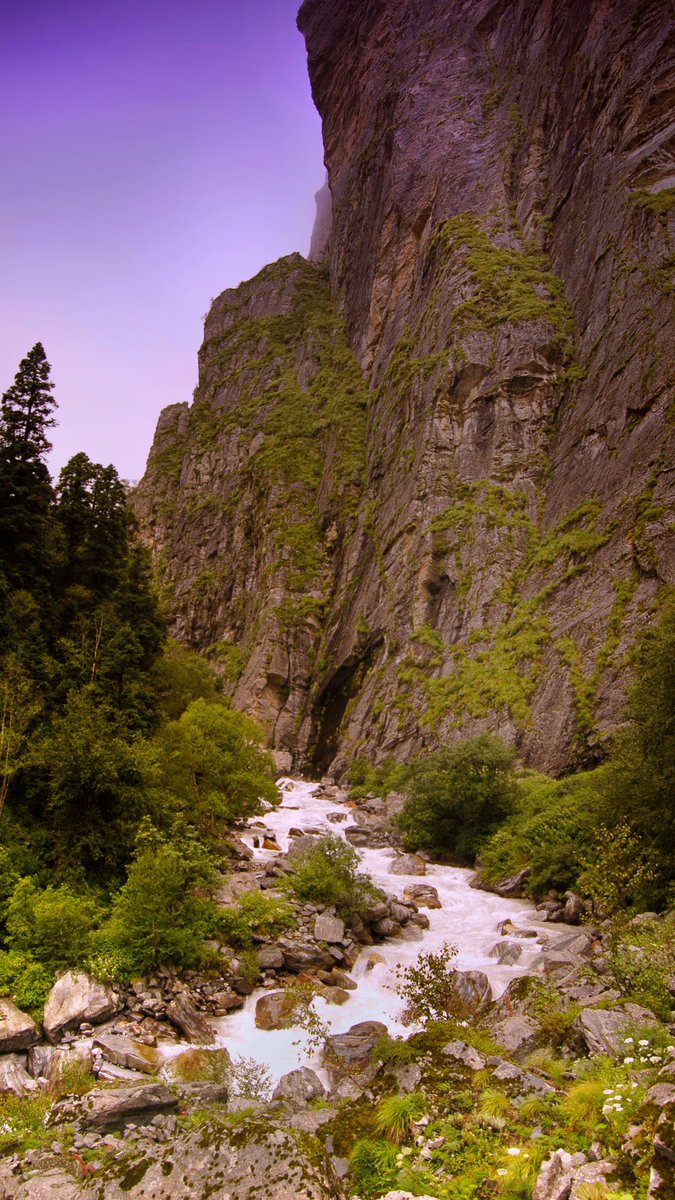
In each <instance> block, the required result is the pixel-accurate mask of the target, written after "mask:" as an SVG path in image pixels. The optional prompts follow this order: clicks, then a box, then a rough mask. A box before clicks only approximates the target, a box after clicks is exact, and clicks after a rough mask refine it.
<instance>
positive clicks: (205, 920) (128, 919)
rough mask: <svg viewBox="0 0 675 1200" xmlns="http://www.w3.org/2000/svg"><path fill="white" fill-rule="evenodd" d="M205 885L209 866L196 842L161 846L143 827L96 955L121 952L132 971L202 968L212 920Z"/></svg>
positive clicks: (213, 908) (215, 917) (214, 914)
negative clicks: (170, 966) (164, 965)
mask: <svg viewBox="0 0 675 1200" xmlns="http://www.w3.org/2000/svg"><path fill="white" fill-rule="evenodd" d="M211 882H212V872H211V867H210V863H209V860H208V859H207V857H206V856H205V854H204V851H203V850H202V849H201V847H200V846H199V845H198V843H196V842H195V841H190V840H189V839H183V840H182V841H176V842H172V843H168V842H164V841H162V840H161V839H160V838H159V837H158V835H157V834H156V832H155V831H153V830H148V829H147V828H146V829H145V830H144V834H143V836H142V838H141V839H140V841H139V848H138V852H137V855H136V858H135V859H134V861H133V863H132V864H131V867H130V868H129V873H128V876H127V882H126V883H125V885H124V887H123V888H122V890H121V891H120V892H119V894H118V896H117V897H116V899H115V901H114V903H113V907H112V912H111V915H110V919H109V920H108V922H107V923H106V925H105V926H104V927H103V929H102V930H101V932H100V934H99V936H98V938H97V946H96V949H97V952H98V953H101V952H103V953H108V952H110V951H113V952H116V953H121V954H122V955H123V956H124V959H123V961H125V962H126V963H128V964H130V965H131V969H132V970H133V971H138V972H143V971H148V970H151V969H152V968H153V967H157V966H159V965H160V964H162V963H172V964H173V965H175V966H179V967H198V966H201V965H203V964H204V962H205V961H206V959H207V958H208V955H207V954H206V952H205V948H204V939H205V938H206V937H208V936H209V935H210V934H211V933H212V932H214V930H215V929H216V928H217V920H218V909H217V907H216V905H215V903H214V901H213V900H212V899H211V898H210V895H209V888H210V884H211Z"/></svg>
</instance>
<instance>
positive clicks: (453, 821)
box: [397, 734, 516, 863]
mask: <svg viewBox="0 0 675 1200" xmlns="http://www.w3.org/2000/svg"><path fill="white" fill-rule="evenodd" d="M513 762H514V755H513V752H512V751H511V750H508V749H507V747H506V746H505V745H503V743H502V742H500V741H499V740H498V739H497V738H494V737H492V736H491V735H489V734H480V735H479V736H478V737H475V738H471V739H469V740H468V741H466V742H461V743H458V744H456V745H453V746H447V747H445V748H443V749H442V750H437V751H435V752H433V753H431V754H429V755H426V756H425V757H423V758H419V759H417V760H416V762H415V763H413V764H412V766H411V767H410V770H409V779H408V783H407V789H406V790H407V795H408V799H407V801H406V804H405V806H404V808H403V811H402V812H401V814H400V815H399V817H398V819H397V823H398V826H399V828H400V829H401V831H402V833H403V835H404V841H405V844H406V846H408V847H409V848H411V849H417V848H419V847H422V848H424V849H425V850H429V851H431V852H432V853H434V854H438V855H440V856H442V857H444V858H454V859H456V860H458V861H459V862H463V863H466V862H472V861H473V858H474V857H475V855H476V852H477V850H478V848H479V846H480V844H481V842H482V841H483V840H484V839H485V838H486V837H487V836H488V835H489V834H490V833H492V832H493V830H494V829H495V827H496V825H497V824H498V822H499V821H500V820H501V819H503V818H504V817H505V816H506V815H507V813H508V812H509V811H510V809H511V808H512V806H513V803H514V800H515V796H516V787H515V782H514V774H513Z"/></svg>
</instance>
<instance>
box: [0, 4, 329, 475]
mask: <svg viewBox="0 0 675 1200" xmlns="http://www.w3.org/2000/svg"><path fill="white" fill-rule="evenodd" d="M298 6H299V0H115V2H114V3H113V2H111V0H105V2H104V0H2V23H1V30H0V111H2V114H3V117H2V122H1V124H0V162H1V163H2V175H3V180H2V185H1V186H0V295H1V297H2V313H1V317H0V393H1V392H3V391H4V390H5V389H6V388H7V387H8V386H9V384H10V383H11V382H12V380H13V378H14V373H15V371H16V368H17V366H18V363H19V360H20V359H21V358H22V357H23V355H24V354H25V353H26V351H27V350H28V349H29V348H30V347H31V346H32V345H33V344H34V343H35V342H36V341H42V342H43V343H44V346H45V350H46V352H47V357H48V358H49V361H50V362H51V364H52V378H53V379H54V382H55V385H56V387H55V396H56V398H57V400H58V404H59V412H58V419H59V427H58V429H56V430H54V431H53V441H54V452H53V455H52V468H53V469H54V470H55V471H57V470H58V469H59V468H60V467H61V466H62V465H63V463H64V462H65V461H66V460H67V459H68V458H69V457H70V456H71V455H72V454H74V453H75V452H76V451H78V450H84V451H85V452H86V453H87V454H88V455H89V456H90V457H91V458H93V459H94V460H96V461H99V462H104V463H107V462H110V461H112V462H114V463H115V465H116V466H117V468H118V470H119V472H120V474H121V475H122V476H123V477H124V478H128V479H137V478H139V477H140V475H141V474H142V473H143V468H144V465H145V459H146V456H147V452H148V449H149V447H150V442H151V440H152V434H153V431H154V426H155V421H156V418H157V414H158V413H159V410H160V409H161V408H162V407H163V406H164V405H166V404H171V403H174V402H176V401H179V400H190V399H191V397H192V390H193V388H194V386H195V384H196V382H197V366H196V362H197V350H198V347H199V343H200V341H201V335H202V317H203V315H204V313H205V311H206V309H207V308H208V306H209V302H210V300H211V298H212V297H213V296H215V295H217V294H218V292H220V291H222V290H223V288H225V287H231V286H233V285H236V284H237V283H239V282H240V281H241V280H242V279H247V278H249V277H250V276H251V275H253V274H255V272H256V271H258V270H259V269H260V267H262V266H264V264H265V263H267V262H271V261H273V260H274V259H276V258H278V257H279V256H280V255H282V254H288V253H290V252H291V251H293V250H300V251H302V252H303V253H306V252H307V248H308V245H309V236H310V232H311V226H312V222H313V218H314V199H313V197H314V192H315V191H316V190H317V189H318V188H319V187H320V185H321V182H322V179H323V162H322V146H321V138H320V124H319V119H318V116H317V114H316V112H315V110H314V107H313V104H312V99H311V95H310V90H309V82H308V79H307V70H306V62H305V48H304V43H303V40H302V38H301V36H300V34H299V33H298V32H297V30H296V28H295V15H296V11H297V8H298Z"/></svg>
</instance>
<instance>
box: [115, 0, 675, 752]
mask: <svg viewBox="0 0 675 1200" xmlns="http://www.w3.org/2000/svg"><path fill="white" fill-rule="evenodd" d="M299 25H300V28H301V30H302V31H303V33H304V35H305V38H306V41H307V47H308V56H309V71H310V78H311V81H312V89H313V94H314V99H315V102H316V104H317V107H318V109H319V112H320V114H321V116H322V120H323V129H324V142H325V149H326V165H327V169H328V181H329V185H330V191H331V196H332V232H331V235H330V244H329V246H328V249H327V251H326V252H325V262H326V264H327V266H328V271H329V280H327V279H326V277H325V276H324V274H323V271H324V268H323V267H320V266H316V265H314V264H312V265H310V264H307V263H305V262H304V261H303V260H302V259H301V258H300V257H299V256H292V257H291V258H290V259H287V260H282V261H281V262H280V263H278V264H275V265H274V266H273V267H270V268H266V269H265V271H263V272H262V273H261V274H260V275H259V276H258V277H257V278H256V279H255V280H253V281H252V282H251V283H248V284H244V285H242V287H241V288H239V289H237V290H236V291H234V292H225V293H224V294H223V295H222V296H221V297H219V298H218V300H216V302H215V304H214V306H213V308H212V310H211V312H210V313H209V316H208V318H207V321H206V327H205V342H204V346H203V347H202V351H201V354H200V385H199V389H198V392H197V394H196V399H195V402H194V404H193V405H192V407H191V408H188V407H187V405H185V406H183V405H180V406H176V407H174V408H172V409H168V410H166V411H165V412H164V413H163V414H162V416H161V418H160V423H159V427H158V431H157V437H156V440H155V445H154V447H153V450H152V452H151V455H150V460H149V463H148V471H147V473H146V476H145V478H144V480H143V481H142V483H141V485H140V487H139V489H138V492H137V497H136V503H137V509H138V512H139V517H140V521H141V527H142V530H143V532H144V536H145V538H146V540H147V541H148V543H149V544H150V545H151V547H152V549H153V551H154V553H155V556H156V561H157V563H158V567H159V569H160V571H161V573H162V575H163V577H164V578H165V579H166V580H167V582H168V583H169V584H170V586H171V588H172V590H173V592H174V594H175V603H176V610H175V633H176V635H177V636H178V637H180V638H182V639H184V640H186V641H189V642H191V643H192V644H194V645H197V646H199V647H200V648H202V649H204V650H205V651H206V652H207V653H209V654H210V655H211V656H212V657H213V659H214V661H216V662H217V663H219V664H220V666H221V668H222V669H223V671H224V673H225V675H226V677H227V678H228V679H229V680H230V687H231V688H232V690H233V693H234V697H235V702H236V703H237V704H240V705H242V706H243V707H245V708H246V709H247V710H248V711H250V712H252V713H253V715H255V716H257V717H258V719H260V720H262V722H263V724H264V725H265V727H266V728H267V730H268V732H269V734H270V736H271V738H272V740H273V741H274V743H275V744H276V745H277V746H279V747H284V748H288V749H290V750H292V751H293V753H294V754H295V756H296V759H297V760H298V761H300V762H302V761H308V760H310V761H312V763H313V765H314V766H315V767H319V768H327V767H328V766H329V765H330V764H331V763H333V767H334V769H340V768H341V767H343V766H344V764H345V762H347V761H348V760H349V759H350V758H352V757H354V756H355V755H357V754H360V753H367V754H368V755H370V756H371V757H376V758H377V757H383V756H385V755H387V754H393V755H395V756H398V757H403V756H405V755H407V754H409V753H410V752H413V751H415V750H417V749H419V748H420V747H422V746H430V745H434V744H437V743H438V742H439V741H442V740H444V739H447V738H448V737H454V736H466V735H467V734H469V733H472V732H475V731H477V730H479V729H484V728H489V729H493V730H496V731H498V732H499V733H500V734H502V735H503V736H505V737H506V738H507V739H509V740H510V741H512V742H513V743H515V744H516V745H518V746H519V748H520V749H521V751H522V753H523V755H524V757H525V758H526V759H527V760H528V761H529V762H531V763H534V764H537V765H539V766H542V767H546V768H548V769H551V770H562V769H565V768H567V767H569V766H571V765H573V764H574V763H578V762H583V761H592V760H593V759H594V758H595V757H596V756H597V755H598V754H599V753H601V750H602V743H603V740H604V739H605V737H606V736H607V734H608V733H610V732H611V730H612V729H613V728H614V727H615V726H616V724H617V722H618V721H619V720H620V716H621V707H622V702H623V696H624V693H625V684H626V679H627V676H628V670H629V666H628V656H629V651H630V647H631V645H632V642H633V640H634V636H635V633H636V632H637V630H638V629H639V628H640V627H641V626H642V625H643V624H644V623H645V622H646V621H648V620H649V619H650V618H651V616H652V614H653V613H654V611H655V609H656V607H657V606H658V603H659V595H660V593H661V591H662V585H663V584H664V583H672V582H673V575H674V574H675V569H674V563H673V558H674V556H673V523H672V499H673V482H674V476H675V471H674V469H673V462H674V461H675V460H674V457H673V387H672V382H673V381H672V374H671V375H669V367H670V360H672V351H671V344H670V343H671V339H672V316H673V312H672V303H673V300H672V297H673V285H672V268H673V263H674V258H673V249H672V243H671V240H670V236H671V234H672V232H673V229H672V220H673V216H672V213H673V208H672V204H673V197H674V193H673V190H672V188H673V184H674V183H675V158H674V155H673V149H674V143H673V129H674V124H673V120H672V108H671V105H670V102H671V97H672V90H671V91H669V86H670V87H671V88H672V84H670V85H669V83H668V79H669V75H668V67H669V64H670V66H671V69H672V45H673V38H672V33H673V19H672V13H671V12H670V8H669V6H667V5H664V4H663V3H661V2H660V0H653V2H650V0H613V2H609V0H607V2H605V0H595V2H594V3H593V4H586V3H581V2H580V0H579V2H575V0H562V2H557V3H553V2H552V0H538V2H536V3H531V2H530V0H456V2H455V3H453V4H452V5H448V4H447V3H446V2H445V0H405V2H404V0H363V3H361V4H358V5H355V4H351V3H349V2H347V0H342V2H339V0H306V2H305V3H304V4H303V6H302V8H301V10H300V14H299ZM669 226H670V233H669ZM322 257H324V252H323V249H322Z"/></svg>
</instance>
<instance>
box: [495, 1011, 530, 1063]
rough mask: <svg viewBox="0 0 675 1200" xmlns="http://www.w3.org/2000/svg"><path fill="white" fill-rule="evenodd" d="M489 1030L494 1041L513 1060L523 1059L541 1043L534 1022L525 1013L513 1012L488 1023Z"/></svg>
mask: <svg viewBox="0 0 675 1200" xmlns="http://www.w3.org/2000/svg"><path fill="white" fill-rule="evenodd" d="M489 1024H490V1030H491V1032H492V1035H493V1037H494V1038H495V1040H496V1041H498V1042H499V1044H500V1046H503V1047H504V1049H505V1050H508V1052H509V1053H510V1054H513V1056H514V1058H518V1059H525V1058H527V1056H528V1055H529V1054H531V1053H532V1051H533V1050H536V1049H537V1047H538V1046H539V1045H540V1043H541V1041H542V1037H541V1032H540V1029H539V1026H538V1025H537V1023H536V1021H535V1020H534V1019H533V1018H532V1017H529V1016H528V1015H527V1014H526V1013H520V1012H514V1013H512V1014H511V1015H508V1014H507V1015H505V1016H501V1015H500V1016H499V1019H498V1020H495V1021H492V1020H491V1021H490V1022H489Z"/></svg>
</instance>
